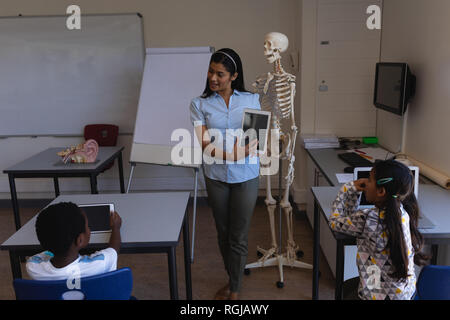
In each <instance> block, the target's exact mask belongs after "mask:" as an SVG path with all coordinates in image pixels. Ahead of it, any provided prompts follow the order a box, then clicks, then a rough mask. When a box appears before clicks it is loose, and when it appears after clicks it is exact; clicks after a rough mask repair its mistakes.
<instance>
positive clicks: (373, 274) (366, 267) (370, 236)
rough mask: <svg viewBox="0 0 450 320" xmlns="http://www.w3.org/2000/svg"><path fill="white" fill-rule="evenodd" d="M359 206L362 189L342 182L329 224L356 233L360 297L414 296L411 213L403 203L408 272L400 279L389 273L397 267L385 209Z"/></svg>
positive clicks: (352, 233)
mask: <svg viewBox="0 0 450 320" xmlns="http://www.w3.org/2000/svg"><path fill="white" fill-rule="evenodd" d="M358 206H359V192H358V191H357V190H356V187H355V185H354V183H353V182H349V183H347V184H345V185H343V186H342V187H341V189H340V190H339V193H338V195H337V198H336V200H335V201H334V202H333V212H332V214H331V216H330V220H329V224H330V226H331V228H332V229H333V230H334V231H337V232H341V233H345V234H348V235H352V236H355V237H356V244H357V247H358V252H357V255H356V264H357V266H358V272H359V278H360V282H359V288H358V295H359V297H360V298H361V299H365V300H386V299H390V300H409V299H411V298H412V296H413V295H414V293H415V291H416V276H415V272H414V252H413V251H414V250H413V247H412V244H411V234H410V229H409V215H408V213H407V212H406V211H405V209H403V206H401V212H402V230H403V235H404V236H405V244H406V247H407V248H408V276H407V279H406V280H397V279H394V278H392V277H391V276H390V274H392V272H393V271H394V268H393V266H392V260H391V259H390V258H389V249H388V248H387V247H386V245H387V242H388V234H387V229H386V226H385V224H384V222H383V219H384V214H385V212H384V210H380V209H378V208H376V207H374V208H370V209H358Z"/></svg>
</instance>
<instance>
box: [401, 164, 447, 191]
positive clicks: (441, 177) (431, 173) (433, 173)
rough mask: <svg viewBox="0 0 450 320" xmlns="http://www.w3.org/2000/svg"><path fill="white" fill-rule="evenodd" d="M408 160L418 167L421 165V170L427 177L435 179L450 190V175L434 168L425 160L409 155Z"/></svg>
mask: <svg viewBox="0 0 450 320" xmlns="http://www.w3.org/2000/svg"><path fill="white" fill-rule="evenodd" d="M407 157H408V160H409V161H411V162H412V163H413V165H415V166H416V167H419V172H420V173H421V174H423V175H424V176H425V177H427V178H428V179H430V180H433V181H434V182H436V183H437V184H438V185H440V186H441V187H443V188H445V189H447V190H450V177H449V176H448V175H446V174H445V173H443V172H440V171H438V170H436V169H433V168H431V167H429V166H427V165H426V164H424V163H423V162H420V161H418V160H416V159H414V158H412V157H410V156H407Z"/></svg>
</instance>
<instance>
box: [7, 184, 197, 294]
mask: <svg viewBox="0 0 450 320" xmlns="http://www.w3.org/2000/svg"><path fill="white" fill-rule="evenodd" d="M189 195H190V194H189V192H161V193H160V192H155V193H129V194H99V195H89V194H88V195H63V196H59V197H57V198H56V199H55V200H54V201H52V202H51V204H53V203H58V202H62V201H71V202H74V203H77V204H83V203H114V207H115V209H116V211H117V212H118V213H119V214H120V216H121V217H122V227H121V230H120V232H121V238H122V244H121V248H120V253H167V256H168V268H169V287H170V298H171V299H178V283H177V268H176V254H175V250H176V247H177V246H178V244H179V240H180V234H181V229H182V230H183V244H184V266H185V278H186V297H187V299H188V300H191V299H192V282H191V264H190V257H189V223H188V218H187V217H188V214H187V208H188V201H189ZM36 218H37V215H35V216H34V217H33V218H32V219H31V220H30V221H29V222H28V223H26V224H25V225H24V226H23V227H22V228H20V229H19V231H17V232H16V233H14V234H13V235H12V236H11V237H10V238H9V239H8V240H6V241H5V242H4V243H3V244H2V245H1V247H0V248H1V249H2V250H8V251H9V256H10V263H11V270H12V274H13V278H21V277H22V274H21V269H20V257H23V256H31V255H34V254H36V253H38V252H41V251H43V249H42V247H41V246H40V244H39V241H38V239H37V236H36V231H35V223H36ZM109 237H110V233H97V234H91V239H90V242H89V246H88V247H87V250H90V251H93V250H100V249H104V248H106V246H107V244H108V242H109ZM119 259H120V255H119ZM149 270H151V266H149Z"/></svg>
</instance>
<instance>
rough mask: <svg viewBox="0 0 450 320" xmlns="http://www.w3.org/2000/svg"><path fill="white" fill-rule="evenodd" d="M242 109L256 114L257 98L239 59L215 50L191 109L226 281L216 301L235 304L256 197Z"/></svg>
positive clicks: (252, 150) (255, 164)
mask: <svg viewBox="0 0 450 320" xmlns="http://www.w3.org/2000/svg"><path fill="white" fill-rule="evenodd" d="M245 108H253V109H260V105H259V96H258V94H253V93H250V92H247V91H246V90H245V86H244V75H243V69H242V63H241V59H240V57H239V55H238V54H237V53H236V52H235V51H234V50H232V49H228V48H225V49H220V50H218V51H216V52H215V53H214V54H213V55H212V56H211V60H210V64H209V69H208V76H207V81H206V88H205V90H204V92H203V94H202V95H201V96H200V97H197V98H194V99H193V100H192V102H191V105H190V111H191V121H192V123H193V124H194V127H195V132H196V134H197V137H203V139H202V141H201V146H202V150H203V159H204V164H203V170H204V175H205V182H206V189H207V192H208V201H209V204H210V206H211V207H212V211H213V215H214V220H215V223H216V229H217V235H218V243H219V248H220V253H221V255H222V258H223V261H224V265H225V269H226V271H227V274H228V277H229V281H228V284H227V285H225V286H224V287H223V288H221V289H220V290H219V291H217V293H216V296H215V298H216V299H231V300H235V299H238V293H239V291H240V289H241V283H242V275H243V273H244V268H245V264H246V262H247V254H248V241H247V240H248V231H249V227H250V221H251V218H252V215H253V210H254V208H255V204H256V198H257V196H258V186H259V158H258V157H257V156H256V146H257V140H253V141H251V142H250V143H249V144H247V145H246V146H245V147H244V146H241V144H240V142H239V138H238V136H239V132H238V131H237V130H239V129H241V126H242V116H243V111H244V109H245Z"/></svg>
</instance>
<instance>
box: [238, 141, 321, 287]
mask: <svg viewBox="0 0 450 320" xmlns="http://www.w3.org/2000/svg"><path fill="white" fill-rule="evenodd" d="M282 146H283V142H282V141H281V140H280V150H283V149H282ZM282 172H283V170H282V159H281V157H280V158H279V171H278V199H277V203H276V204H275V205H278V214H279V223H278V240H279V242H278V243H279V246H278V252H275V250H274V247H272V248H271V249H269V250H264V249H262V248H260V247H258V254H262V257H261V258H260V259H259V260H258V261H256V262H253V263H250V264H247V265H246V266H245V270H244V272H245V274H247V275H249V274H250V269H253V268H262V267H271V266H278V270H279V272H280V281H277V287H278V288H283V287H284V275H283V266H290V267H295V268H302V269H310V270H312V268H313V266H312V265H310V264H307V263H304V262H300V261H298V260H297V259H289V258H288V256H287V253H284V254H283V253H281V243H282V236H281V230H282V207H281V199H282V194H283V187H282V176H283V174H282ZM267 178H268V179H270V176H267ZM270 218H271V220H272V217H270ZM288 219H292V210H291V215H290V217H288ZM274 222H275V221H271V222H270V224H271V228H272V226H273V229H272V230H274V228H275V226H274ZM290 225H291V226H293V224H292V223H290ZM271 232H272V242H274V241H275V235H274V234H273V231H271ZM290 232H291V233H293V230H290ZM272 251H273V252H272Z"/></svg>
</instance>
